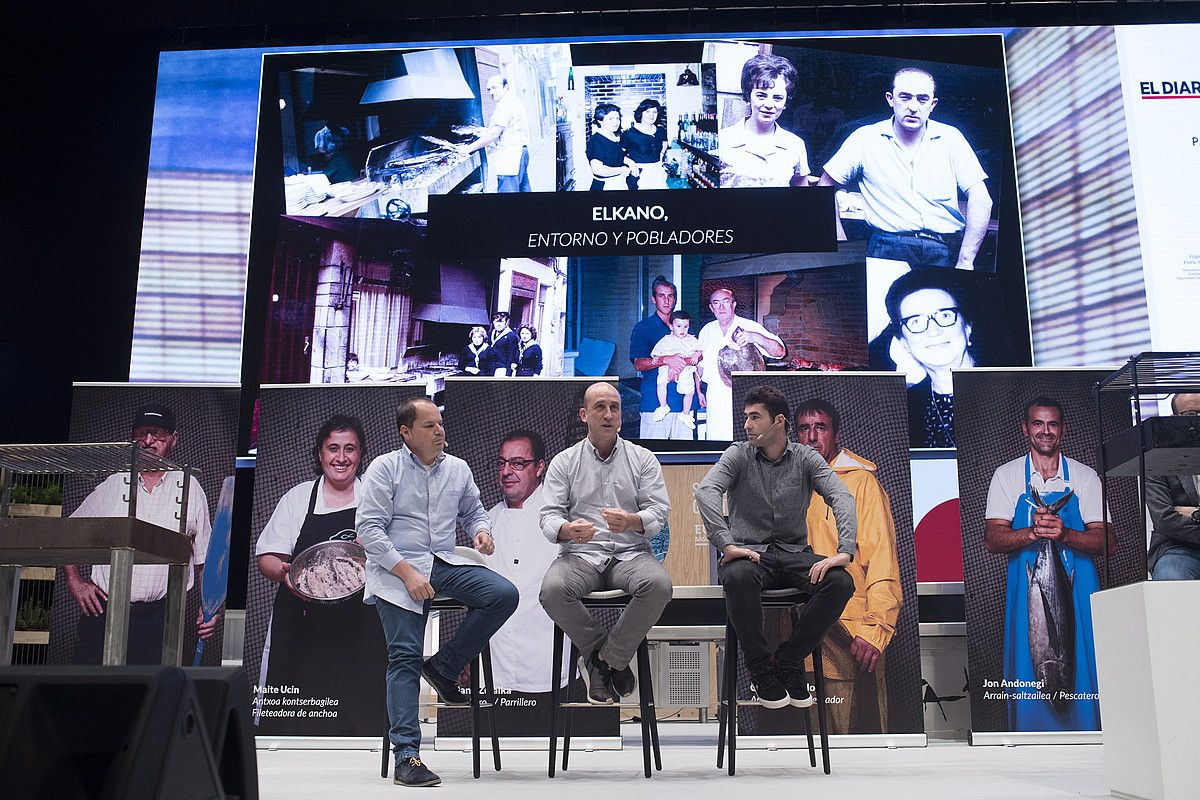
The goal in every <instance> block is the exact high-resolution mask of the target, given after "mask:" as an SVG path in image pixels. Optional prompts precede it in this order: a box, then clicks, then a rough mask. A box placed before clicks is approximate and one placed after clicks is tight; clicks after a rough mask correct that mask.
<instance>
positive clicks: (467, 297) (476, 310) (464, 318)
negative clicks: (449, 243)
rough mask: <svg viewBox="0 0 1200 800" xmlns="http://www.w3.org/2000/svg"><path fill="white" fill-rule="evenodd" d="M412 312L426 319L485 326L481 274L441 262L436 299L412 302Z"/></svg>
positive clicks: (483, 292) (417, 317)
mask: <svg viewBox="0 0 1200 800" xmlns="http://www.w3.org/2000/svg"><path fill="white" fill-rule="evenodd" d="M412 315H413V317H415V318H416V319H421V320H425V321H426V322H447V323H452V324H455V325H483V326H484V327H487V324H488V321H489V317H488V310H487V294H486V292H485V291H484V286H483V277H482V276H481V275H479V274H477V273H475V272H472V271H470V270H467V269H464V268H463V267H461V266H459V265H458V264H443V265H442V266H441V269H440V286H439V289H438V296H437V302H434V303H421V304H418V305H415V306H414V307H413V311H412Z"/></svg>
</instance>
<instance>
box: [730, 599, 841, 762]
mask: <svg viewBox="0 0 1200 800" xmlns="http://www.w3.org/2000/svg"><path fill="white" fill-rule="evenodd" d="M760 597H761V598H762V606H763V609H764V610H765V609H768V608H791V607H792V606H794V605H802V604H804V603H806V602H807V601H808V600H809V595H808V594H807V593H806V592H803V591H801V590H800V589H764V590H763V591H762V593H761V594H760ZM737 662H738V638H737V632H736V631H735V630H734V629H733V625H732V624H731V623H730V622H729V621H728V620H727V621H726V622H725V663H724V664H723V665H722V670H721V702H720V704H719V707H718V711H717V716H718V725H717V769H720V768H721V766H722V762H723V761H724V756H725V745H726V741H728V744H729V774H730V775H732V774H734V761H735V758H736V753H737V716H738V715H737V712H738V708H739V707H740V706H757V705H758V701H756V700H738V699H737ZM812 662H813V679H814V682H815V683H816V694H815V695H814V697H815V699H816V702H815V703H814V704H813V705H815V706H816V707H817V730H818V732H819V733H820V738H821V762H822V766H823V767H824V769H825V774H826V775H828V774H829V736H828V734H827V733H826V730H827V726H826V709H825V672H824V670H823V668H822V664H821V648H820V646H819V645H818V646H817V649H816V650H814V651H813V654H812ZM812 710H813V707H812V706H809V707H808V708H806V709H804V733H805V735H806V736H807V737H808V761H809V765H810V766H813V767H815V766H816V765H817V754H816V750H815V748H814V746H813V734H812V714H811V712H812Z"/></svg>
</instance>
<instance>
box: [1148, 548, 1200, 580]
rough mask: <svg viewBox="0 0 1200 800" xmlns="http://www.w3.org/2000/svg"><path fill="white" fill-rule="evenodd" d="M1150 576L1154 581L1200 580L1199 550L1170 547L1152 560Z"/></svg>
mask: <svg viewBox="0 0 1200 800" xmlns="http://www.w3.org/2000/svg"><path fill="white" fill-rule="evenodd" d="M1151 577H1152V579H1153V580H1156V581H1194V580H1200V550H1195V549H1193V548H1191V547H1171V548H1168V549H1167V550H1165V551H1163V554H1162V555H1161V556H1159V557H1158V561H1156V562H1154V572H1152V573H1151Z"/></svg>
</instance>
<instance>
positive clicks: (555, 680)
mask: <svg viewBox="0 0 1200 800" xmlns="http://www.w3.org/2000/svg"><path fill="white" fill-rule="evenodd" d="M581 599H582V601H583V605H584V607H586V608H587V609H589V610H595V609H600V608H617V609H624V608H625V606H627V605H629V601H630V600H632V599H633V597H632V596H631V595H630V594H628V593H627V592H625V591H624V590H622V589H609V590H606V591H602V592H592V593H591V594H587V595H584V596H583V597H582V598H581ZM553 651H554V652H553V658H554V666H553V668H552V670H551V672H552V676H551V679H550V765H549V769H548V771H547V774H548V775H549V776H550V777H551V778H553V777H554V762H555V756H556V754H557V750H558V710H559V709H560V708H564V709H566V712H567V713H566V715H565V718H564V720H563V723H564V724H563V758H562V768H563V770H564V771H565V770H566V769H567V761H568V759H569V758H570V755H571V714H572V713H573V712H574V710H575V709H577V708H637V709H639V713H640V714H641V723H642V764H643V768H644V773H645V775H646V777H647V778H649V777H650V775H651V774H652V773H651V770H650V755H651V752H653V754H654V769H656V770H661V769H662V754H661V752H660V751H659V746H658V719H657V712H656V711H655V708H654V688H653V683H652V680H651V677H650V650H649V647H648V646H647V644H646V639H645V637H642V641H641V643H639V644H638V649H637V665H638V679H637V691H638V702H637V703H636V704H635V703H617V704H615V705H592V704H591V703H588V702H587V700H586V698H585V699H584V700H583V701H582V702H573V701H572V700H571V689H572V687H573V686H574V685H575V674H576V672H577V670H578V661H579V649H578V648H577V647H576V646H575V643H574V642H572V643H571V655H570V662H569V666H568V670H567V673H568V675H567V702H565V703H563V702H560V701H559V690H560V688H561V683H562V652H563V632H562V628H559V627H558V625H555V626H554V647H553ZM581 683H582V681H581Z"/></svg>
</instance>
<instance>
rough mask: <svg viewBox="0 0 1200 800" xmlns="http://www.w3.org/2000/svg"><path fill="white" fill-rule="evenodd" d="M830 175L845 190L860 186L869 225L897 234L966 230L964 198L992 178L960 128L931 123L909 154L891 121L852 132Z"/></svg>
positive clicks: (832, 161) (834, 159)
mask: <svg viewBox="0 0 1200 800" xmlns="http://www.w3.org/2000/svg"><path fill="white" fill-rule="evenodd" d="M825 172H827V173H829V177H831V178H833V179H834V180H835V181H837V182H838V183H840V184H842V185H843V186H847V185H849V184H851V183H853V182H855V181H857V182H858V191H859V193H861V194H862V198H863V206H864V211H865V216H866V219H867V223H868V224H870V225H871V226H872V227H874V228H878V229H879V230H882V231H892V232H903V231H919V230H930V231H936V232H937V233H958V232H959V231H961V230H962V229H963V227H964V226H965V225H966V219H965V218H964V217H963V215H962V212H961V210H960V209H959V205H958V195H959V193H960V192H961V193H965V192H966V191H967V190H968V189H970V188H971V187H973V186H974V185H975V184H977V183H979V182H980V181H983V180H986V179H987V173H986V172H984V171H983V167H982V166H981V165H980V163H979V159H978V158H977V157H976V156H975V151H974V150H972V149H971V145H969V144H968V143H967V140H966V139H965V138H964V137H963V135H962V133H960V132H959V130H958V129H957V128H955V127H953V126H950V125H944V124H942V123H940V122H938V121H937V120H932V119H931V120H929V121H928V123H927V127H926V129H925V135H924V137H923V138H922V140H921V144H920V145H919V146H918V147H917V149H916V150H915V151H909V150H907V149H905V148H904V147H902V146H901V145H900V144H899V141H898V139H897V138H896V133H895V130H894V129H893V127H892V118H891V117H889V118H888V119H885V120H883V121H882V122H877V123H875V124H872V125H864V126H863V127H861V128H859V129H858V130H856V131H854V132H853V133H851V134H850V136H849V137H848V138H847V139H846V141H845V142H844V143H843V144H842V146H841V147H840V148H839V149H838V151H837V152H836V153H834V155H833V157H832V158H830V159H829V161H827V162H825Z"/></svg>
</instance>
